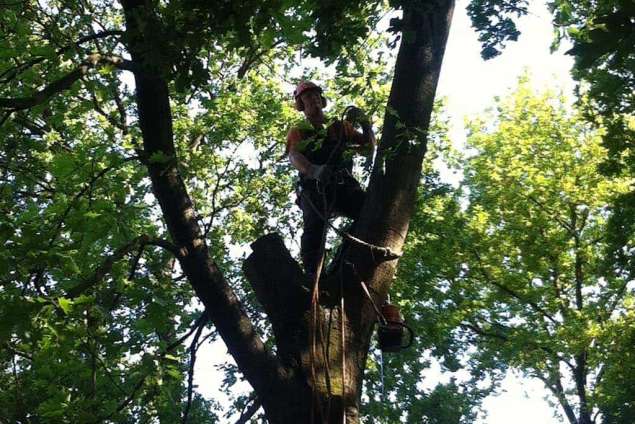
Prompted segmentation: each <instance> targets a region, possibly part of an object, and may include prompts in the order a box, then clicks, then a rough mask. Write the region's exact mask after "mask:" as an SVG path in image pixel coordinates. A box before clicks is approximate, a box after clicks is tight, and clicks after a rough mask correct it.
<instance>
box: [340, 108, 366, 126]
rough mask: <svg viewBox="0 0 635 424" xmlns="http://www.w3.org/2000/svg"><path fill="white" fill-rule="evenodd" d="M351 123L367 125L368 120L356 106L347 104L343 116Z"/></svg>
mask: <svg viewBox="0 0 635 424" xmlns="http://www.w3.org/2000/svg"><path fill="white" fill-rule="evenodd" d="M344 119H346V120H347V121H348V122H350V123H351V124H353V125H354V124H360V125H368V124H370V120H369V119H368V116H366V114H365V113H364V111H363V110H361V109H360V108H358V107H357V106H349V107H348V108H347V110H346V117H345V118H344Z"/></svg>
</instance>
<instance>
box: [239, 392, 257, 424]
mask: <svg viewBox="0 0 635 424" xmlns="http://www.w3.org/2000/svg"><path fill="white" fill-rule="evenodd" d="M259 409H260V401H259V400H258V398H257V397H255V398H254V400H253V401H252V402H251V405H249V408H247V409H246V410H244V411H243V412H242V413H241V414H240V418H238V421H236V423H235V424H246V423H247V421H249V420H250V419H251V417H253V416H254V414H255V413H256V412H258V410H259Z"/></svg>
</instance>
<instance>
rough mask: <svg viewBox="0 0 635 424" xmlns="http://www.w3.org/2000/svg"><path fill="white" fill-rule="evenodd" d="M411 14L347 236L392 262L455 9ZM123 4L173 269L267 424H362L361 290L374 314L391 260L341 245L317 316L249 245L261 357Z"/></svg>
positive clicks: (367, 325)
mask: <svg viewBox="0 0 635 424" xmlns="http://www.w3.org/2000/svg"><path fill="white" fill-rule="evenodd" d="M411 3H413V4H411ZM411 3H408V4H407V5H405V6H404V11H403V22H402V34H403V36H402V43H401V45H400V48H399V53H398V56H397V63H396V68H395V76H394V80H393V86H392V89H391V94H390V98H389V101H388V108H387V110H388V112H387V113H386V116H385V118H384V134H383V137H382V142H381V145H380V149H379V152H378V161H377V164H376V165H375V169H374V171H373V174H372V177H371V182H370V185H369V189H368V196H367V201H366V203H365V205H364V207H363V210H362V213H361V216H360V218H359V219H358V222H357V223H356V225H355V229H356V231H355V232H354V235H355V236H356V237H358V238H359V239H362V240H364V241H366V242H369V243H372V244H373V245H377V246H381V247H386V248H389V249H390V250H392V251H394V252H399V251H401V248H402V246H403V243H404V240H405V237H406V233H407V230H408V223H409V221H410V217H411V215H412V211H413V206H414V199H415V195H416V190H417V186H418V184H419V181H420V174H421V162H422V159H423V156H424V154H425V151H426V132H427V129H428V126H429V123H430V115H431V113H432V107H433V101H434V95H435V91H436V85H437V81H438V77H439V72H440V68H441V61H442V58H443V54H444V50H445V44H446V41H447V36H448V31H449V26H450V21H451V16H452V12H453V8H454V1H452V0H437V1H431V2H411ZM122 4H123V7H124V12H125V18H126V42H127V45H128V48H129V51H130V54H131V57H132V61H133V62H134V65H135V68H134V69H135V71H134V74H135V83H136V101H137V107H138V114H139V125H140V127H141V132H142V135H143V146H144V155H145V157H146V163H147V167H148V172H149V176H150V179H151V181H152V188H153V192H154V195H155V197H156V198H157V200H158V202H159V205H160V207H161V209H162V212H163V216H164V219H165V223H166V226H167V229H168V232H169V234H170V236H171V239H172V242H173V243H174V245H175V246H176V248H177V249H178V250H179V256H178V259H179V262H180V265H181V267H182V269H183V271H184V273H185V274H186V275H187V277H188V280H189V281H190V283H191V284H192V287H193V288H194V291H195V293H196V295H197V296H198V297H199V298H200V300H201V301H202V303H203V304H204V305H205V308H206V312H207V314H208V316H209V318H210V320H211V321H212V322H213V323H214V325H215V326H216V328H217V330H218V332H219V334H220V335H221V337H222V338H223V340H224V342H225V343H226V345H227V347H228V350H229V352H230V354H231V355H232V356H233V358H234V360H235V361H236V363H237V365H238V367H239V368H240V370H241V372H242V373H243V374H244V375H245V378H246V379H247V380H248V381H249V383H250V384H251V385H252V386H253V388H254V390H255V392H256V393H257V396H258V399H259V400H260V402H261V403H262V406H263V409H264V411H265V413H266V415H267V419H268V421H269V422H270V423H280V424H287V423H310V422H315V423H336V422H337V423H341V422H348V423H357V422H359V403H360V394H361V386H362V380H363V373H364V368H365V362H366V355H367V352H368V349H369V344H370V337H371V334H372V330H373V327H374V323H375V321H376V316H375V312H374V310H373V308H372V307H371V304H370V302H369V301H368V299H367V298H366V297H365V296H364V294H363V293H364V292H363V291H362V290H361V284H360V281H364V282H366V283H367V284H368V285H369V286H370V287H371V289H372V291H373V293H375V297H376V301H377V302H378V303H380V301H383V300H384V299H385V296H386V294H387V292H388V289H389V288H390V284H391V282H392V277H393V275H394V272H395V268H396V261H395V260H386V258H377V257H375V256H374V254H373V251H372V250H371V249H369V248H368V247H367V246H361V245H359V244H356V243H355V242H351V241H346V242H344V244H343V249H342V251H341V254H340V255H339V256H338V259H337V262H336V263H335V264H333V267H331V269H332V272H330V273H329V275H328V276H327V278H326V280H325V283H326V285H325V286H324V289H325V293H324V295H323V296H321V299H320V303H319V305H312V304H311V297H310V290H311V287H310V282H309V281H307V280H306V277H305V276H304V274H303V273H302V270H301V269H300V267H299V266H298V264H297V263H296V262H295V261H294V260H293V258H291V256H290V255H289V253H288V251H286V248H285V247H284V244H283V243H282V240H281V239H280V238H278V237H275V236H266V237H264V238H261V239H259V240H258V241H256V243H254V245H253V249H254V253H253V254H252V256H250V258H248V259H247V261H246V262H245V273H246V275H247V277H248V278H249V280H250V282H251V283H252V285H253V288H254V291H255V293H256V296H257V298H258V300H259V302H260V303H261V304H262V306H263V309H264V310H265V312H266V313H267V316H268V318H269V320H270V321H271V324H272V329H273V333H274V337H275V342H276V346H277V351H276V354H275V355H274V354H273V353H271V352H269V351H268V349H267V348H266V347H265V345H264V343H263V342H262V340H261V339H260V337H259V336H258V334H257V332H256V331H255V329H254V327H253V325H252V323H251V321H250V320H249V318H248V317H247V315H246V314H245V312H244V311H243V308H242V306H241V304H240V301H239V300H238V298H237V297H236V295H235V294H234V292H233V291H232V289H231V287H230V286H229V285H228V283H227V282H226V281H225V279H224V277H223V275H222V273H221V272H220V270H219V268H218V267H217V266H216V264H215V263H214V261H213V260H212V258H211V257H210V255H209V251H208V246H207V243H206V240H205V237H204V235H203V233H202V231H201V229H200V227H199V225H198V222H197V219H196V212H195V210H194V208H193V204H192V201H191V199H190V197H189V194H188V192H187V189H186V187H185V184H184V182H183V179H182V177H181V175H180V173H179V169H178V167H177V163H178V158H177V157H176V151H175V147H174V141H173V132H172V116H171V110H170V103H169V91H168V84H167V81H166V78H165V76H164V75H165V70H164V69H162V65H161V64H162V63H164V62H163V61H162V60H161V55H162V51H161V46H158V45H156V43H153V41H152V40H153V31H155V30H157V28H158V27H160V25H158V23H157V22H156V18H155V16H154V14H153V10H152V9H151V7H152V6H151V3H148V2H146V1H144V0H122ZM313 306H316V309H314V308H313Z"/></svg>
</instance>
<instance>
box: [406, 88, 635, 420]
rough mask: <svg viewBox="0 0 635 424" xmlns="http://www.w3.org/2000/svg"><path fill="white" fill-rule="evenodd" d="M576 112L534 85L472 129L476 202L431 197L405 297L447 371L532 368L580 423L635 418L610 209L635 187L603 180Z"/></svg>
mask: <svg viewBox="0 0 635 424" xmlns="http://www.w3.org/2000/svg"><path fill="white" fill-rule="evenodd" d="M568 108H569V107H568V105H567V102H566V99H564V98H562V97H558V96H556V95H554V94H553V93H543V94H536V93H534V92H533V90H532V88H531V86H530V84H529V82H528V81H527V80H521V82H520V85H519V87H518V88H517V90H516V91H515V92H514V93H513V94H511V95H510V96H508V97H506V98H504V99H501V100H499V102H498V103H497V106H496V109H495V110H493V111H492V112H491V114H490V115H488V116H487V117H483V118H480V119H477V120H474V121H472V123H471V125H470V128H471V130H470V136H469V137H468V145H469V147H470V148H471V149H473V150H472V153H471V155H470V157H469V158H468V159H466V160H465V161H464V162H463V166H464V169H465V181H464V184H463V192H464V193H465V195H466V199H463V198H462V195H461V192H456V193H450V194H447V195H436V196H432V197H431V196H430V195H426V196H424V197H422V201H423V204H422V208H421V209H420V212H419V214H418V216H417V218H416V219H415V221H414V223H413V234H411V235H412V238H411V239H410V242H409V244H408V246H409V247H408V249H407V252H408V254H407V256H406V257H404V260H403V261H402V267H401V268H400V273H399V275H400V283H399V284H398V287H399V292H400V296H402V297H403V298H404V299H409V300H410V301H412V300H414V299H421V301H419V302H417V301H414V302H413V306H412V313H413V314H414V315H415V316H419V317H421V320H422V324H421V325H422V326H423V327H424V328H426V333H425V334H426V337H425V338H424V339H426V340H427V343H428V347H429V348H431V349H433V350H436V351H437V352H438V353H439V354H440V355H444V356H445V358H446V360H445V361H444V366H445V367H446V368H448V369H450V370H455V369H457V368H458V367H459V366H461V367H464V368H466V369H471V370H472V373H473V374H478V373H479V372H487V373H489V372H491V371H494V375H493V377H494V379H496V378H497V376H500V375H501V374H500V373H501V372H504V371H505V370H506V369H508V368H512V369H518V370H521V371H522V372H523V373H525V374H526V375H527V376H531V377H536V378H538V379H540V380H542V381H543V383H544V384H545V387H546V388H547V389H548V390H549V391H550V392H551V393H552V395H553V398H554V399H555V400H556V401H557V402H558V404H559V406H560V407H561V408H562V411H563V412H564V414H565V415H566V417H567V419H568V421H569V422H571V423H572V424H577V423H591V422H597V419H598V416H600V415H599V414H601V413H602V412H603V414H602V415H603V416H604V417H605V418H606V420H607V421H608V422H611V421H610V419H609V417H610V416H611V415H612V414H615V416H619V417H621V418H622V419H625V417H627V416H629V417H630V418H629V419H632V415H630V414H632V399H629V398H628V397H625V396H622V394H621V393H620V391H621V389H618V388H619V387H625V386H624V385H626V386H628V384H627V383H626V382H625V381H624V380H623V378H630V377H626V374H625V373H628V371H627V370H629V369H630V365H626V366H625V365H624V362H623V359H626V358H624V357H623V352H624V351H623V348H622V346H623V345H622V343H628V342H627V341H626V340H628V338H629V336H628V335H629V334H630V333H631V332H632V330H633V328H634V326H635V321H634V319H633V318H634V310H633V295H634V293H633V287H632V283H630V282H631V281H632V279H633V275H632V270H630V269H628V268H626V269H625V268H622V267H619V266H616V265H615V264H614V263H612V262H610V261H608V263H607V261H606V260H605V251H606V246H607V244H608V242H609V241H608V240H607V237H606V232H607V221H608V220H609V218H610V209H609V206H610V205H611V202H612V201H613V200H614V199H615V197H616V196H618V195H620V194H622V193H624V192H626V191H627V190H628V189H629V183H630V180H629V179H626V178H611V179H608V178H607V177H605V176H603V175H601V174H599V173H598V172H597V167H598V165H599V164H600V163H602V161H603V160H605V158H606V154H607V152H606V150H605V149H604V148H602V147H601V136H602V134H601V133H600V132H597V131H594V130H592V129H591V127H590V126H589V124H588V123H586V121H585V120H584V119H583V118H582V117H581V115H580V113H571V112H568ZM424 199H425V200H424ZM465 201H467V202H468V204H467V205H466V206H462V203H464V202H465ZM618 334H619V335H624V338H622V337H621V336H617V335H618ZM618 358H622V359H618ZM457 361H458V363H457ZM618 368H619V369H620V370H621V371H622V372H617V369H618ZM609 370H612V371H611V372H609V373H607V371H609Z"/></svg>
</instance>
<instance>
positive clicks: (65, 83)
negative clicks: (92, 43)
mask: <svg viewBox="0 0 635 424" xmlns="http://www.w3.org/2000/svg"><path fill="white" fill-rule="evenodd" d="M102 64H110V65H114V66H115V67H117V68H119V69H127V70H131V69H132V64H131V62H130V61H127V60H124V59H122V58H120V57H117V56H101V55H99V54H93V55H90V56H89V57H88V59H87V60H86V61H84V62H83V63H82V64H80V65H79V66H78V67H77V68H75V69H74V70H73V71H71V72H69V73H68V74H66V75H64V76H63V77H61V78H59V79H57V80H55V81H53V82H52V83H50V84H49V85H47V86H46V87H44V88H43V89H42V90H40V91H37V92H35V93H34V94H33V95H32V96H30V97H16V98H0V109H8V110H24V109H29V108H32V107H33V106H37V105H39V104H42V103H44V102H46V101H48V100H49V99H50V98H51V97H53V96H54V95H56V94H58V93H60V92H62V91H64V90H68V89H69V88H70V87H71V86H72V85H73V84H74V83H75V82H76V81H77V80H79V79H80V78H82V77H83V76H84V75H86V74H87V73H88V71H89V70H90V69H91V68H93V67H95V66H97V65H102Z"/></svg>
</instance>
